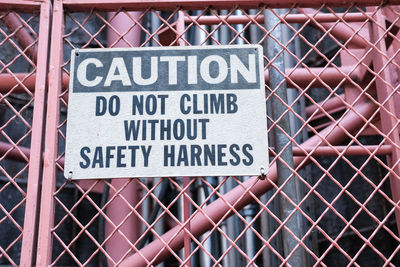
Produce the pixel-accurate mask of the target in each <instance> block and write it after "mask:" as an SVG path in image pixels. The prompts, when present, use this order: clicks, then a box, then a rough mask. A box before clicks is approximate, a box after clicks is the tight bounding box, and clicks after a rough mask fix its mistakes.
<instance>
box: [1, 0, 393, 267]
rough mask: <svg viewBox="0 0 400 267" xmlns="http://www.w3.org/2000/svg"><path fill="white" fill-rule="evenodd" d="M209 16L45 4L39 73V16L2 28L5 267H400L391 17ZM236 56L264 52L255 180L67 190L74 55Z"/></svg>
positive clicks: (331, 7) (175, 5) (105, 182)
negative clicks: (202, 52) (175, 51)
mask: <svg viewBox="0 0 400 267" xmlns="http://www.w3.org/2000/svg"><path fill="white" fill-rule="evenodd" d="M24 3H26V2H24ZM393 3H395V2H393ZM211 4H212V6H210V5H209V4H204V2H200V1H176V2H175V1H159V2H157V3H155V2H148V3H144V2H141V1H131V2H126V1H120V2H118V1H117V2H106V1H94V0H93V1H86V2H85V1H72V0H71V1H55V2H54V7H53V13H52V33H51V37H50V40H51V49H50V55H49V57H47V54H46V53H47V47H46V45H48V43H49V42H48V39H47V35H48V32H46V31H47V30H48V25H49V9H50V8H49V4H48V3H46V2H29V4H26V5H27V6H29V8H30V9H29V10H26V8H27V7H26V6H24V8H25V9H22V8H21V9H18V10H16V11H11V12H10V11H9V10H8V11H7V12H6V13H1V14H0V24H1V25H0V26H1V27H0V34H2V35H1V40H0V49H4V51H6V52H5V53H2V55H1V60H0V64H1V68H2V70H3V71H2V72H1V73H0V79H3V78H4V81H7V82H8V83H6V82H4V83H1V84H2V85H3V86H4V87H2V88H0V89H1V90H2V91H1V98H0V108H1V110H2V111H3V112H2V122H1V126H0V132H1V134H2V135H1V139H2V140H0V141H1V142H0V149H1V160H2V162H1V164H0V169H1V170H2V178H1V181H0V182H1V187H0V204H1V205H0V209H1V212H0V225H1V226H0V233H1V234H0V236H2V238H1V240H0V241H1V242H0V263H1V264H8V265H9V264H11V265H19V264H21V265H25V266H29V265H31V264H32V262H31V260H32V257H33V256H36V259H35V261H36V265H38V266H47V265H54V266H71V265H72V266H75V265H78V266H114V265H118V266H148V265H159V266H178V265H179V266H184V265H190V266H280V265H290V266H314V265H316V266H319V265H322V266H333V265H339V266H342V265H348V266H353V265H355V266H377V265H384V266H387V265H389V266H397V265H399V264H400V263H399V261H400V258H399V256H398V255H399V253H398V251H399V249H400V238H399V227H398V225H400V221H399V220H400V217H399V216H400V213H399V200H400V182H399V178H400V177H399V174H400V169H399V168H400V166H399V160H400V140H399V138H400V136H399V114H400V109H399V106H398V105H397V104H396V103H397V102H398V100H399V99H400V98H399V90H398V89H399V84H400V83H399V77H400V76H399V74H400V66H399V64H400V56H399V52H400V39H399V36H400V32H399V30H400V23H399V18H400V8H399V7H398V6H396V5H390V3H389V4H387V3H385V4H383V3H382V4H380V3H378V2H377V1H376V2H374V1H364V2H363V3H359V4H351V3H348V5H343V4H341V3H337V2H335V1H330V2H329V3H325V4H322V3H320V2H318V3H317V2H307V1H303V2H301V3H298V4H290V3H288V1H282V2H281V3H278V2H277V1H275V2H274V3H272V4H273V5H272V4H271V6H267V5H260V4H259V3H258V2H253V1H230V2H229V3H227V2H225V1H215V3H211ZM339 4H340V5H339ZM46 8H47V9H46ZM27 11H29V12H27ZM43 25H47V28H46V26H43ZM39 33H40V34H39ZM39 36H40V38H42V37H43V39H40V38H39ZM29 38H31V39H29ZM27 40H28V41H27ZM41 40H43V41H42V46H43V47H42V48H40V46H41ZM244 44H259V45H261V46H263V48H264V70H265V81H266V87H265V92H266V94H265V95H266V99H265V103H266V106H267V114H266V117H267V122H268V133H266V134H268V138H269V144H270V148H269V151H268V153H269V155H270V171H269V173H268V174H267V175H266V177H262V176H258V177H257V176H254V177H241V176H237V177H233V176H230V177H190V178H189V177H160V178H140V179H137V178H131V179H125V178H124V179H113V180H111V179H96V180H85V181H71V180H67V179H65V178H64V177H63V171H64V170H63V166H64V147H65V137H66V122H67V119H68V118H67V113H66V112H67V110H68V82H69V71H70V54H71V51H72V49H75V48H82V49H83V48H107V47H160V46H192V45H203V46H205V45H213V46H218V45H244ZM40 53H42V54H40ZM47 58H49V72H48V94H47V103H46V110H47V115H46V125H45V138H44V145H45V146H44V147H45V148H44V157H43V158H44V160H43V168H42V175H40V174H39V171H40V170H41V165H40V159H41V155H42V151H41V147H42V144H41V139H42V131H41V130H42V126H43V109H44V105H45V101H44V89H45V88H44V87H43V86H42V84H46V83H45V82H43V81H44V79H45V77H46V75H47V74H46V73H47V70H46V67H47V62H46V60H47ZM40 60H42V61H41V62H40V64H39V61H40ZM40 75H42V76H40ZM40 79H41V80H40ZM35 82H36V84H35ZM28 83H29V84H28ZM35 85H36V86H35ZM38 86H41V87H40V90H38ZM33 106H34V107H35V108H34V109H33ZM35 119H36V120H35ZM243 131H251V129H247V128H246V125H243ZM232 134H234V133H232ZM29 146H30V147H31V149H29ZM39 177H43V178H42V182H41V192H40V193H41V201H40V221H39V224H36V220H35V218H36V215H37V214H38V212H39V211H38V209H37V208H36V207H37V202H36V201H37V197H38V193H39V187H38V185H39V183H40V179H39ZM26 184H28V185H29V186H28V187H26ZM32 188H33V189H32ZM25 207H28V209H27V210H26V212H25V213H24V209H25ZM24 214H25V220H24ZM1 216H2V217H1ZM26 218H28V219H26ZM3 225H5V227H3ZM36 230H37V231H38V233H37V235H38V236H37V238H36ZM2 231H4V233H2ZM3 237H4V238H3ZM25 240H27V241H25ZM36 241H37V242H36ZM24 242H25V243H26V244H25V243H24ZM36 243H37V248H36V246H35V245H34V244H36ZM21 244H22V248H21ZM24 244H25V245H26V250H24V248H25V247H24ZM29 246H30V247H29ZM20 257H21V262H20ZM25 258H26V259H25Z"/></svg>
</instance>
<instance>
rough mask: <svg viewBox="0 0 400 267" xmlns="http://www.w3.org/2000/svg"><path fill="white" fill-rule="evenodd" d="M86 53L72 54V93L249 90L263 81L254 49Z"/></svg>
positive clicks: (188, 49) (101, 50) (102, 50)
mask: <svg viewBox="0 0 400 267" xmlns="http://www.w3.org/2000/svg"><path fill="white" fill-rule="evenodd" d="M89 50H90V51H89ZM89 50H74V51H73V66H72V68H73V69H72V72H73V86H72V88H73V92H74V93H91V92H93V93H96V92H130V91H181V90H232V89H233V90H237V89H243V90H249V89H259V88H260V77H263V76H261V75H260V74H261V73H260V71H262V69H263V68H260V67H259V60H258V59H259V55H258V53H259V50H258V49H255V48H254V47H253V48H240V49H239V48H237V49H235V48H229V49H228V48H209V49H191V48H182V49H179V48H174V50H168V49H167V50H166V49H163V50H157V49H149V50H145V49H144V50H135V49H132V50H129V49H127V50H124V51H122V50H118V49H115V50H113V49H111V50H108V51H105V50H104V49H99V50H98V52H97V51H96V49H89Z"/></svg>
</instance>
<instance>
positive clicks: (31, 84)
mask: <svg viewBox="0 0 400 267" xmlns="http://www.w3.org/2000/svg"><path fill="white" fill-rule="evenodd" d="M0 9H1V10H5V11H4V12H3V13H2V21H3V23H4V24H5V25H6V26H7V27H8V29H9V32H11V33H12V35H15V38H16V40H17V42H18V44H17V43H14V47H18V46H20V47H21V50H19V51H20V53H21V56H22V57H23V58H25V59H27V61H30V60H31V59H32V60H33V64H35V66H36V68H35V69H34V71H33V72H32V73H30V74H17V73H13V72H11V71H10V70H9V69H8V68H6V69H4V70H3V71H5V72H7V74H5V73H2V74H1V77H2V78H0V79H1V80H2V82H1V84H2V94H4V95H2V99H4V97H5V96H7V95H10V94H11V93H17V92H18V93H27V95H28V96H31V97H32V99H33V100H34V109H33V119H32V126H31V131H30V132H31V142H30V148H23V147H19V146H18V143H17V144H15V143H13V142H11V143H5V142H2V143H1V154H2V157H1V158H2V159H4V158H11V159H17V160H19V159H22V160H23V161H24V162H27V163H29V171H28V186H27V192H26V196H25V200H24V202H25V214H24V225H23V231H22V248H21V256H20V259H19V260H20V263H19V265H21V266H32V265H33V260H34V257H35V256H36V254H35V247H36V242H37V240H36V238H37V222H38V211H39V202H38V201H39V189H40V184H41V179H40V178H41V168H42V156H41V155H42V139H43V138H42V137H43V125H44V111H45V103H46V102H45V94H46V90H47V66H48V57H47V54H48V45H49V40H48V36H49V33H50V12H51V4H50V2H49V1H45V0H43V1H40V2H33V1H32V2H31V1H18V0H17V1H12V2H10V1H0ZM20 11H23V12H37V13H39V14H40V25H39V32H38V36H35V37H32V36H31V34H30V33H29V32H28V30H27V27H30V26H29V25H28V24H27V23H26V22H25V21H24V20H23V19H22V18H21V17H18V16H17V15H15V14H16V13H11V12H20ZM36 37H37V39H36ZM36 61H37V62H36ZM5 77H7V78H6V79H4V78H5ZM22 84H24V86H21V85H22ZM30 90H31V91H34V93H31V92H30ZM2 127H4V126H2ZM10 181H11V178H10ZM6 214H7V212H6ZM10 218H11V217H10ZM3 253H4V251H2V256H4V257H6V258H8V256H7V254H6V253H4V254H3ZM8 259H9V261H10V262H11V263H12V264H14V265H16V263H15V262H13V261H12V260H11V259H10V258H8Z"/></svg>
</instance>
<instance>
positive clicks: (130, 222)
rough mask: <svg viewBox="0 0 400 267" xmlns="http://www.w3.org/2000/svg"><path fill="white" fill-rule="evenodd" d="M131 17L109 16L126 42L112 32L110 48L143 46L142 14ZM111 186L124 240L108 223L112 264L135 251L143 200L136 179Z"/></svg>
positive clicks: (111, 209)
mask: <svg viewBox="0 0 400 267" xmlns="http://www.w3.org/2000/svg"><path fill="white" fill-rule="evenodd" d="M128 14H129V15H128ZM128 14H127V13H124V12H120V13H118V14H115V13H110V14H109V16H110V18H111V19H112V20H111V21H110V24H111V25H112V26H113V27H114V28H115V29H116V30H118V31H119V32H120V34H124V38H123V39H120V35H119V34H118V33H116V32H114V31H112V30H110V31H108V36H107V39H108V40H107V41H108V44H109V45H110V46H111V45H112V46H113V47H129V46H130V45H132V46H139V45H140V28H139V27H138V26H137V27H132V20H131V18H130V17H132V18H134V19H135V20H136V21H138V20H139V19H140V15H141V12H129V13H128ZM111 184H112V186H113V187H114V188H115V190H116V191H114V190H110V193H109V201H110V200H111V202H110V203H109V204H108V206H107V212H106V213H107V216H108V217H109V218H110V220H111V221H112V222H113V224H114V225H118V226H119V229H120V231H121V232H122V233H123V234H124V236H122V235H121V234H120V233H119V232H118V231H115V227H114V226H113V225H112V224H110V223H108V222H106V229H105V230H106V237H110V236H111V237H110V238H109V239H108V240H107V242H106V244H105V246H106V250H107V253H108V254H109V255H110V257H111V258H112V259H113V261H114V262H119V261H121V260H122V259H123V258H124V257H125V255H126V254H127V253H128V252H129V251H130V250H131V249H132V248H131V245H130V244H129V243H128V242H127V240H129V241H130V242H131V243H135V241H136V240H137V239H138V238H139V236H140V234H141V229H142V227H141V222H140V220H139V218H138V217H137V216H135V215H134V214H133V213H132V207H134V208H135V207H136V204H137V203H138V202H139V199H140V194H139V193H138V192H139V183H138V180H136V179H132V180H131V181H130V182H129V179H113V180H112V182H111ZM121 188H123V189H122V190H121V191H120V192H119V195H121V196H122V197H123V198H125V199H126V200H127V201H128V202H129V203H130V205H131V207H129V206H127V204H126V203H125V201H124V200H123V199H122V198H121V197H119V195H117V196H114V195H115V194H116V193H117V192H118V190H119V189H121ZM120 224H121V225H120ZM126 239H127V240H126ZM108 264H109V265H113V264H112V262H111V260H108Z"/></svg>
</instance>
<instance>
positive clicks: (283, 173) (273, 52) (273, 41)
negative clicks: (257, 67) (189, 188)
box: [264, 9, 306, 266]
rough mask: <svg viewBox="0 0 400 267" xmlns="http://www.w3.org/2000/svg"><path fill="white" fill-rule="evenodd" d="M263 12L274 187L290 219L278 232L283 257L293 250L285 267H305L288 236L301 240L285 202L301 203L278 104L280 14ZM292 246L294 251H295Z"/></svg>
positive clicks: (282, 85) (286, 124)
mask: <svg viewBox="0 0 400 267" xmlns="http://www.w3.org/2000/svg"><path fill="white" fill-rule="evenodd" d="M264 12H265V13H264V15H265V18H266V19H265V28H266V30H267V31H269V32H270V33H269V36H268V38H267V39H266V40H267V44H266V54H267V57H268V59H269V60H270V66H269V68H268V72H269V87H270V88H271V90H272V91H273V92H272V93H271V94H273V97H271V104H272V119H273V120H274V121H276V122H277V123H276V126H275V127H274V131H273V134H274V139H275V149H276V152H277V153H281V154H280V159H278V160H277V172H278V186H282V185H283V184H285V183H286V184H285V185H284V186H283V188H282V193H283V194H285V195H286V196H287V197H286V196H283V195H282V194H280V198H279V206H280V214H281V220H282V221H284V220H286V219H287V218H288V217H289V216H291V217H290V218H289V219H288V220H287V222H286V226H287V229H288V230H283V232H282V237H283V247H284V255H285V257H288V255H289V254H291V253H292V251H293V250H296V251H295V252H294V253H293V254H292V255H291V256H290V258H289V259H288V263H289V264H290V265H291V266H306V262H305V251H304V249H303V248H302V247H301V246H298V241H297V240H296V239H294V238H293V237H292V235H291V233H292V234H294V235H296V236H297V237H298V238H302V237H303V234H304V233H303V222H302V218H301V214H300V213H299V212H296V211H295V209H296V207H294V206H293V205H292V204H291V203H290V202H289V201H288V199H287V198H290V199H291V200H292V201H293V202H294V203H296V204H298V203H299V202H300V200H301V195H300V192H301V191H300V187H299V184H298V183H297V182H296V181H295V177H294V175H293V173H292V171H291V169H294V164H293V153H292V149H291V145H290V138H289V136H290V133H291V130H290V118H289V113H287V109H286V107H285V105H283V103H282V101H284V102H285V103H287V87H286V81H285V77H284V75H283V73H285V62H284V52H283V48H282V47H281V45H280V44H279V43H282V40H283V36H282V27H281V25H280V20H279V18H278V15H279V14H280V13H281V12H282V10H279V9H276V10H270V9H266V10H265V11H264ZM285 112H286V114H285ZM284 162H285V163H284ZM288 231H290V232H291V233H289V232H288ZM296 246H298V247H297V248H296Z"/></svg>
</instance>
